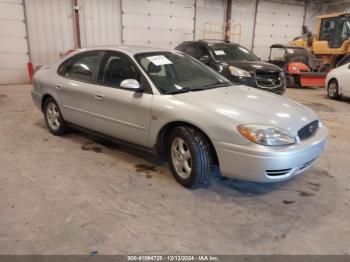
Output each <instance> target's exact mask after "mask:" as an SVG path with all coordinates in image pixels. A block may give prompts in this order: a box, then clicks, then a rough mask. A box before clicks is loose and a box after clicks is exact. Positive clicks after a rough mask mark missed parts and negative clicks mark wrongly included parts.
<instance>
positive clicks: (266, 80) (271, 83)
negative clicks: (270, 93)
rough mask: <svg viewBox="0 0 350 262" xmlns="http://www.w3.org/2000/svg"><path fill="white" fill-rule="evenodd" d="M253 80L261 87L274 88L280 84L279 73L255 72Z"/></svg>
mask: <svg viewBox="0 0 350 262" xmlns="http://www.w3.org/2000/svg"><path fill="white" fill-rule="evenodd" d="M255 81H256V83H257V85H258V86H259V87H261V88H276V87H279V86H280V85H281V84H282V79H281V77H280V73H279V72H276V73H263V72H257V73H256V75H255Z"/></svg>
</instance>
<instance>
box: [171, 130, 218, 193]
mask: <svg viewBox="0 0 350 262" xmlns="http://www.w3.org/2000/svg"><path fill="white" fill-rule="evenodd" d="M168 156H169V163H170V170H171V172H172V174H173V176H174V178H175V179H176V181H177V182H178V183H180V184H181V185H182V186H184V187H186V188H191V189H194V188H198V187H202V186H205V185H208V184H209V183H210V178H211V169H212V153H211V147H210V143H209V141H208V139H207V138H206V136H205V135H204V134H202V133H201V132H199V131H197V130H196V129H194V128H192V127H177V128H175V129H174V130H173V132H172V133H171V135H170V139H169V145H168Z"/></svg>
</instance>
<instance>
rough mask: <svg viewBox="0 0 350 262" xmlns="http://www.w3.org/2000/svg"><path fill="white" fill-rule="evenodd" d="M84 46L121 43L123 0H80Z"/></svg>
mask: <svg viewBox="0 0 350 262" xmlns="http://www.w3.org/2000/svg"><path fill="white" fill-rule="evenodd" d="M79 6H80V26H81V27H80V28H81V40H82V46H95V45H115V44H120V43H121V31H122V26H121V17H120V14H121V0H98V1H96V0H80V1H79Z"/></svg>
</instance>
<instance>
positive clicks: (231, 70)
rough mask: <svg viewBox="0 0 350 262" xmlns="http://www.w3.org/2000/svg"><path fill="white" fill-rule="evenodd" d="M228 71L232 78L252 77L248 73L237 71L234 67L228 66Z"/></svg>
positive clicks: (241, 70)
mask: <svg viewBox="0 0 350 262" xmlns="http://www.w3.org/2000/svg"><path fill="white" fill-rule="evenodd" d="M229 69H230V72H231V75H233V76H245V77H252V76H251V75H250V74H249V72H248V71H245V70H243V69H239V68H237V67H234V66H230V67H229Z"/></svg>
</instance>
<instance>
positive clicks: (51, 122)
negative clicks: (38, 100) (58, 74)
mask: <svg viewBox="0 0 350 262" xmlns="http://www.w3.org/2000/svg"><path fill="white" fill-rule="evenodd" d="M44 116H45V122H46V126H47V128H48V129H49V130H50V132H51V133H52V134H54V135H56V136H58V135H63V134H65V133H66V132H67V131H68V126H67V124H66V123H65V121H64V119H63V117H62V114H61V111H60V109H59V107H58V105H57V103H56V101H55V100H54V99H53V98H51V97H49V98H47V99H46V100H45V102H44Z"/></svg>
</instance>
